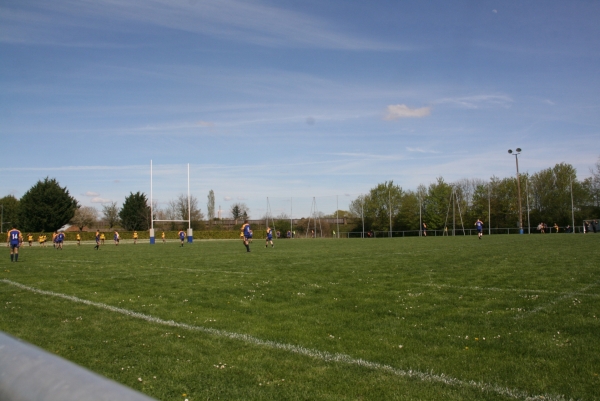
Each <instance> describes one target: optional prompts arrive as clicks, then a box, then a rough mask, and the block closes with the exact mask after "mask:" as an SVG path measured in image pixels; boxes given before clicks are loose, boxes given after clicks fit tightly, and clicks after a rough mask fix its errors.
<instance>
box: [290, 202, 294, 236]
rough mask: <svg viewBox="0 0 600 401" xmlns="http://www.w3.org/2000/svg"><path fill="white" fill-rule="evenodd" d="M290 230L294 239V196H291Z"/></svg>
mask: <svg viewBox="0 0 600 401" xmlns="http://www.w3.org/2000/svg"><path fill="white" fill-rule="evenodd" d="M290 231H291V236H292V239H293V238H294V197H292V196H290Z"/></svg>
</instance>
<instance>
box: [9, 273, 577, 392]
mask: <svg viewBox="0 0 600 401" xmlns="http://www.w3.org/2000/svg"><path fill="white" fill-rule="evenodd" d="M0 281H2V282H3V283H6V284H10V285H12V286H15V287H18V288H20V289H22V290H26V291H30V292H34V293H36V294H40V295H48V296H52V297H57V298H62V299H66V300H68V301H72V302H77V303H81V304H85V305H90V306H95V307H97V308H101V309H105V310H108V311H111V312H116V313H120V314H123V315H126V316H130V317H133V318H136V319H142V320H145V321H147V322H150V323H156V324H161V325H165V326H170V327H177V328H181V329H186V330H191V331H199V332H202V333H207V334H210V335H213V336H216V337H224V338H229V339H232V340H238V341H242V342H245V343H247V344H253V345H258V346H262V347H266V348H271V349H277V350H284V351H288V352H292V353H294V354H298V355H304V356H308V357H310V358H315V359H319V360H321V361H324V362H337V363H344V364H347V365H357V366H361V367H364V368H367V369H372V370H378V371H382V372H386V373H391V374H393V375H396V376H401V377H407V378H410V379H417V380H422V381H426V382H434V383H442V384H446V385H450V386H457V387H469V388H475V389H478V390H481V391H483V392H490V393H496V394H499V395H502V396H506V397H509V398H515V399H523V400H548V401H565V400H566V398H565V396H563V395H549V394H541V395H530V394H529V393H527V392H526V391H523V390H516V389H510V388H508V387H502V386H500V385H496V384H489V383H482V382H476V381H474V380H469V381H465V380H460V379H457V378H454V377H450V376H446V375H445V374H443V373H441V374H434V373H433V372H420V371H417V370H412V369H409V370H404V369H397V368H394V367H392V366H390V365H383V364H381V363H377V362H370V361H366V360H364V359H357V358H353V357H351V356H350V355H346V354H338V353H330V352H327V351H319V350H316V349H310V348H305V347H302V346H298V345H293V344H284V343H278V342H276V341H271V340H261V339H260V338H257V337H254V336H250V335H247V334H240V333H233V332H229V331H225V330H218V329H213V328H210V327H202V326H193V325H189V324H186V323H179V322H175V321H173V320H163V319H161V318H158V317H154V316H151V315H146V314H143V313H139V312H135V311H131V310H128V309H123V308H117V307H114V306H111V305H107V304H103V303H100V302H94V301H88V300H86V299H81V298H77V297H74V296H71V295H66V294H61V293H57V292H53V291H45V290H40V289H37V288H33V287H29V286H26V285H24V284H20V283H17V282H14V281H11V280H7V279H2V280H0Z"/></svg>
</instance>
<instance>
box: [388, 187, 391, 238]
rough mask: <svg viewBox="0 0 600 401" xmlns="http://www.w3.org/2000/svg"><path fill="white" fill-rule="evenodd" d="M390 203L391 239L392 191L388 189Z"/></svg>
mask: <svg viewBox="0 0 600 401" xmlns="http://www.w3.org/2000/svg"><path fill="white" fill-rule="evenodd" d="M388 198H389V200H388V203H389V204H390V235H389V237H390V238H392V189H391V188H390V189H388Z"/></svg>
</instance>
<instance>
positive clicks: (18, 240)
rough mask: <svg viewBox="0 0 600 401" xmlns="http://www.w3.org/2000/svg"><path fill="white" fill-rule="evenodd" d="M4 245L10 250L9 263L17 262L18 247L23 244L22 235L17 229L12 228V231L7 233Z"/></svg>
mask: <svg viewBox="0 0 600 401" xmlns="http://www.w3.org/2000/svg"><path fill="white" fill-rule="evenodd" d="M6 243H7V245H8V247H9V248H10V261H11V262H13V261H14V262H18V261H19V247H20V246H21V244H22V243H23V235H22V234H21V231H19V230H17V227H15V226H13V227H12V230H10V231H9V232H8V236H7V237H6Z"/></svg>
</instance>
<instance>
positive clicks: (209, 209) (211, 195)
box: [206, 189, 215, 225]
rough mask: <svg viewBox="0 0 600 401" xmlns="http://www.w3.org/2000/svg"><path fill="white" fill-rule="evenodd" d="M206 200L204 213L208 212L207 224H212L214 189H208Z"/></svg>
mask: <svg viewBox="0 0 600 401" xmlns="http://www.w3.org/2000/svg"><path fill="white" fill-rule="evenodd" d="M207 198H208V199H207V202H206V213H207V214H208V216H207V217H208V221H209V224H210V225H212V223H213V220H214V218H215V191H213V190H212V189H211V190H210V191H208V196H207Z"/></svg>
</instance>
